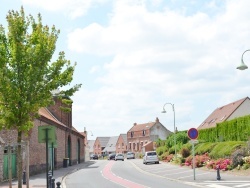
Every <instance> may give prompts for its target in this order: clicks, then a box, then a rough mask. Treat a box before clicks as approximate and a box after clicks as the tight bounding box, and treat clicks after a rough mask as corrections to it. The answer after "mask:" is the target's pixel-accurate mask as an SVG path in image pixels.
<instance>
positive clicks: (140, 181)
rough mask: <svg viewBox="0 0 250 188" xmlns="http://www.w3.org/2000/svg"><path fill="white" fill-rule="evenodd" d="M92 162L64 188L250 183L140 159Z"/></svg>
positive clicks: (224, 187) (220, 187)
mask: <svg viewBox="0 0 250 188" xmlns="http://www.w3.org/2000/svg"><path fill="white" fill-rule="evenodd" d="M94 162H95V163H94V164H92V165H90V166H88V167H86V168H83V169H80V170H78V171H77V172H75V173H72V174H70V175H68V176H67V177H66V178H65V184H66V187H67V188H82V187H87V188H92V187H93V188H99V187H100V188H119V187H127V188H166V187H176V188H191V187H214V188H230V187H241V188H242V187H243V188H244V187H245V188H248V187H249V186H250V180H249V177H246V176H242V177H239V176H233V175H228V174H225V173H222V174H221V175H222V178H221V181H217V180H216V171H204V170H200V169H196V170H195V180H194V171H193V169H191V168H187V167H179V166H177V165H172V164H168V163H163V162H161V163H160V164H148V165H144V164H142V160H141V159H134V160H126V159H125V161H108V160H97V161H94Z"/></svg>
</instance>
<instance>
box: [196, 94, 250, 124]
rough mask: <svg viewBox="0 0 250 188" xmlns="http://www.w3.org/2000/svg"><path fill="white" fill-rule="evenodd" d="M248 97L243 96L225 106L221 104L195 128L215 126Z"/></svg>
mask: <svg viewBox="0 0 250 188" xmlns="http://www.w3.org/2000/svg"><path fill="white" fill-rule="evenodd" d="M246 99H249V98H248V97H245V98H243V99H240V100H238V101H235V102H232V103H229V104H227V105H225V106H221V107H219V108H217V109H215V110H214V111H213V113H212V114H210V115H209V116H208V117H207V119H205V121H204V122H202V124H201V125H199V126H198V128H197V129H208V128H212V127H215V126H216V123H221V122H224V121H226V120H227V119H228V118H229V117H230V116H231V114H232V113H233V112H234V111H235V110H236V109H237V108H238V107H239V106H240V105H241V104H242V103H243V102H244V101H245V100H246Z"/></svg>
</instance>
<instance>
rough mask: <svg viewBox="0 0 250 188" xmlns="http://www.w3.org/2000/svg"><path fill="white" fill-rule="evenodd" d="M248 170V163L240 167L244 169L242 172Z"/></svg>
mask: <svg viewBox="0 0 250 188" xmlns="http://www.w3.org/2000/svg"><path fill="white" fill-rule="evenodd" d="M249 168H250V164H248V163H245V164H243V166H242V169H244V170H247V169H249Z"/></svg>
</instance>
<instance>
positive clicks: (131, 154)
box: [127, 152, 135, 159]
mask: <svg viewBox="0 0 250 188" xmlns="http://www.w3.org/2000/svg"><path fill="white" fill-rule="evenodd" d="M134 158H135V154H134V153H133V152H128V153H127V159H134Z"/></svg>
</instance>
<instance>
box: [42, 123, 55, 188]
mask: <svg viewBox="0 0 250 188" xmlns="http://www.w3.org/2000/svg"><path fill="white" fill-rule="evenodd" d="M38 142H39V143H46V184H47V188H49V187H50V186H49V177H48V173H49V157H48V147H49V144H52V146H53V143H56V129H55V127H54V126H49V125H46V126H39V127H38Z"/></svg>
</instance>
